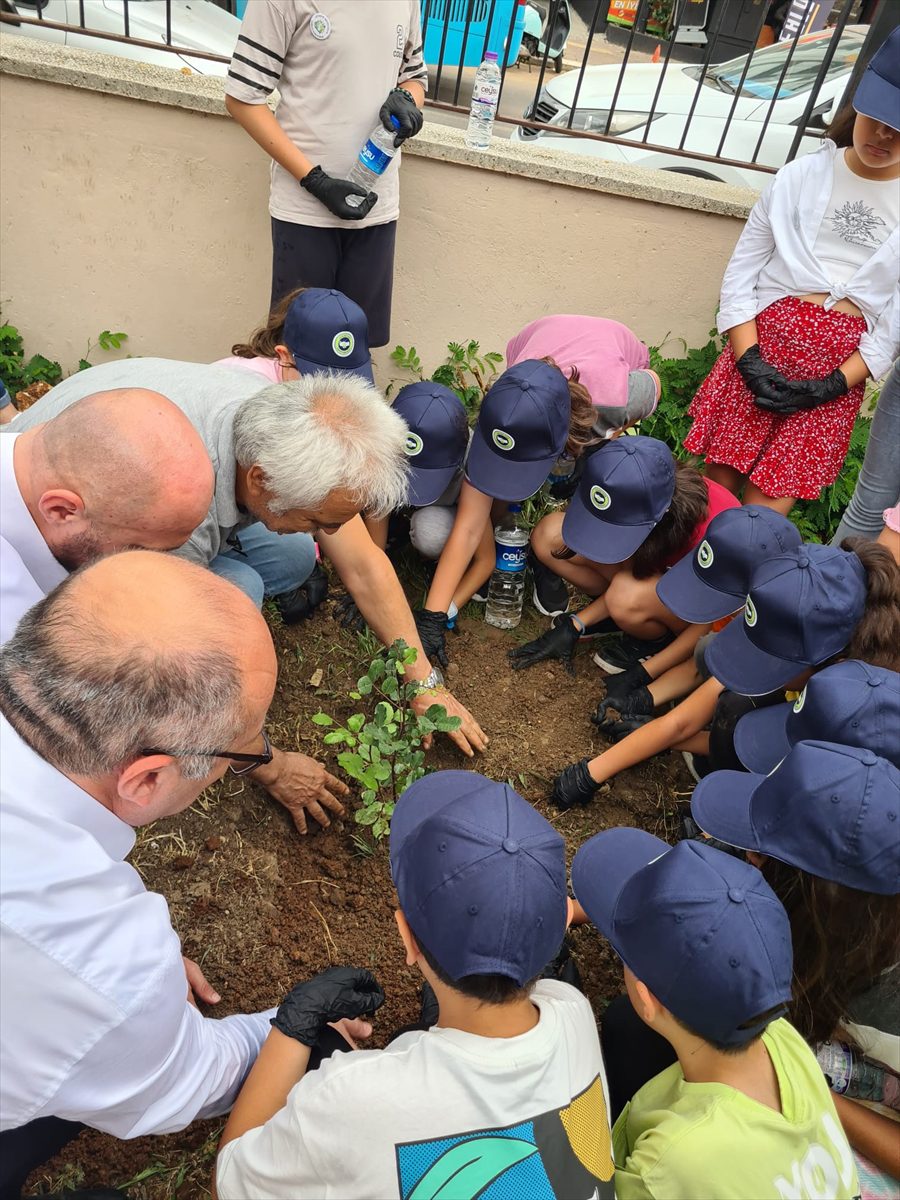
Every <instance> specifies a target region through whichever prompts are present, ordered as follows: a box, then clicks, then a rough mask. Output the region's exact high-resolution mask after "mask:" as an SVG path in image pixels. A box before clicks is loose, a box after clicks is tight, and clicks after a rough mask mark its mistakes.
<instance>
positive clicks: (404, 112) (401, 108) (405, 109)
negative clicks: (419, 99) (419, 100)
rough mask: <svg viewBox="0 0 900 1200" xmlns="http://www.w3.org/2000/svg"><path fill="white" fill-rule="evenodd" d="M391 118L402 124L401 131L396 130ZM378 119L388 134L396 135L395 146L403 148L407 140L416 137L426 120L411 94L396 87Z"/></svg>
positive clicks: (380, 111) (380, 110) (381, 109)
mask: <svg viewBox="0 0 900 1200" xmlns="http://www.w3.org/2000/svg"><path fill="white" fill-rule="evenodd" d="M391 117H396V118H397V120H398V121H399V122H400V128H399V129H397V128H396V126H395V125H394V122H393V121H392V120H391ZM378 119H379V121H381V123H382V125H383V126H384V127H385V129H386V130H387V131H388V133H393V134H394V135H395V136H394V145H395V146H402V145H403V143H404V142H405V141H406V139H407V138H411V137H415V136H416V134H417V133H418V132H419V130H420V129H421V128H422V122H423V121H424V120H425V118H424V117H423V115H422V110H421V109H420V108H419V106H418V104H416V102H415V100H413V98H412V96H411V95H410V93H409V92H408V91H407V90H406V89H405V88H401V87H395V88H394V90H393V91H392V92H388V96H387V100H385V102H384V104H382V106H381V108H380V109H379V112H378Z"/></svg>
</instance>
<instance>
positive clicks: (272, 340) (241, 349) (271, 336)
mask: <svg viewBox="0 0 900 1200" xmlns="http://www.w3.org/2000/svg"><path fill="white" fill-rule="evenodd" d="M305 291H306V289H305V288H302V287H301V288H294V290H293V291H292V292H288V294H287V295H286V296H285V297H284V298H283V299H281V300H279V301H278V303H277V304H275V305H273V307H272V310H271V311H270V313H269V316H268V318H267V320H266V323H265V325H262V326H260V328H259V329H257V330H256V331H255V333H251V335H250V340H249V341H247V342H237V343H236V344H235V345H234V346H232V347H231V353H232V354H233V355H234V356H235V358H277V357H278V352H277V351H276V349H275V347H276V346H281V345H283V344H284V323H285V321H286V320H287V315H288V309H289V308H290V307H291V305H292V304H293V303H294V301H295V300H296V299H297V297H298V296H300V295H301V294H302V293H303V292H305Z"/></svg>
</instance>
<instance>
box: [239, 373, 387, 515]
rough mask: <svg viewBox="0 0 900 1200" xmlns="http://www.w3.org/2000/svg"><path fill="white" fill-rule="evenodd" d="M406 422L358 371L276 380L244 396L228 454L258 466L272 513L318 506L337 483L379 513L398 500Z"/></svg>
mask: <svg viewBox="0 0 900 1200" xmlns="http://www.w3.org/2000/svg"><path fill="white" fill-rule="evenodd" d="M407 432H408V431H407V426H406V422H405V421H404V420H403V418H402V417H401V416H400V415H399V413H395V412H394V411H393V409H392V408H390V407H389V405H388V404H387V402H386V401H385V399H384V397H383V396H382V395H381V393H380V392H379V391H378V389H377V388H375V387H373V386H372V384H371V383H367V382H366V381H365V380H364V379H363V378H362V377H361V376H359V375H350V374H342V373H339V372H320V373H318V374H316V375H302V376H301V377H300V379H299V380H297V381H296V382H293V383H276V384H273V385H272V386H271V387H267V388H265V389H263V391H261V392H259V393H258V394H257V395H256V396H252V397H251V398H250V399H249V400H245V401H244V403H243V404H242V405H241V406H240V408H239V409H238V411H237V414H236V416H235V419H234V452H235V457H236V458H237V461H238V463H239V464H240V465H241V466H242V467H244V468H245V469H249V468H250V467H252V466H254V465H255V466H258V467H259V468H260V469H261V470H262V472H263V474H264V475H265V478H266V486H267V487H268V489H269V490H270V492H271V493H272V496H273V499H272V500H271V502H270V507H271V509H272V511H273V512H274V513H276V514H281V513H285V512H288V511H289V510H290V509H295V508H302V509H318V508H321V506H322V504H323V503H324V502H325V499H326V497H327V496H329V495H330V494H331V493H332V492H333V491H335V490H336V489H338V488H345V489H346V490H347V491H349V492H350V494H351V496H352V497H353V498H354V499H356V500H357V502H358V504H359V507H360V508H361V509H365V510H366V511H367V512H369V513H371V514H372V515H373V516H385V515H386V514H387V513H390V512H393V511H394V510H395V509H397V508H402V506H403V505H404V504H405V503H406V498H407V494H408V488H409V483H408V478H407V474H408V459H407V457H406V453H405V451H404V443H405V441H406V434H407Z"/></svg>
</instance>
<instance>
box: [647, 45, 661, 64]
mask: <svg viewBox="0 0 900 1200" xmlns="http://www.w3.org/2000/svg"><path fill="white" fill-rule="evenodd" d="M661 50H662V44H661V43H660V42H657V43H656V49H655V50H654V51H653V57H652V58H651V59H650V61H651V62H655V63H657V62H659V58H660V52H661Z"/></svg>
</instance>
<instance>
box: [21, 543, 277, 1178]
mask: <svg viewBox="0 0 900 1200" xmlns="http://www.w3.org/2000/svg"><path fill="white" fill-rule="evenodd" d="M276 669H277V664H276V658H275V651H274V648H273V646H272V640H271V637H270V636H269V632H268V629H267V626H266V623H265V621H264V620H263V618H262V616H261V614H260V613H259V611H258V610H257V609H256V607H255V606H254V604H253V602H252V601H251V600H249V599H248V598H247V597H246V596H245V595H244V594H243V593H242V592H240V591H239V590H238V589H237V588H235V587H233V586H232V585H231V584H230V583H227V582H225V581H224V580H222V579H219V578H218V577H217V576H215V575H213V574H212V573H211V572H209V571H205V570H203V569H202V568H200V567H196V566H193V565H191V564H189V563H186V562H183V561H182V560H180V559H178V558H175V557H173V556H171V555H166V554H151V553H147V552H143V551H135V552H130V553H123V554H118V555H113V556H111V557H108V558H104V559H102V560H101V561H100V562H98V563H96V564H94V565H93V566H89V567H87V568H86V569H85V570H83V571H79V572H77V573H75V574H73V575H71V576H70V577H68V578H67V579H66V581H65V582H63V583H62V584H61V585H60V586H59V587H58V588H56V589H55V590H54V591H53V592H51V594H50V595H49V596H47V597H46V598H44V599H43V600H41V601H40V603H39V604H38V605H36V606H35V607H34V608H32V609H31V610H29V612H27V613H26V614H24V616H23V617H22V619H21V621H20V622H19V626H18V628H17V630H16V632H15V634H14V635H13V637H12V638H11V639H10V640H9V641H8V642H7V643H6V644H5V645H4V646H3V648H2V650H0V714H2V715H0V744H2V751H0V761H2V775H0V820H2V834H3V836H2V839H0V961H2V963H3V971H2V975H0V1062H2V1070H0V1196H2V1197H3V1198H4V1200H7V1198H8V1197H11V1196H17V1195H18V1193H19V1189H20V1188H21V1186H22V1184H23V1183H24V1180H25V1178H26V1176H27V1175H28V1174H29V1172H30V1171H31V1170H32V1169H34V1168H35V1167H36V1166H38V1165H40V1163H42V1162H44V1161H46V1159H47V1158H48V1157H49V1156H50V1155H51V1154H53V1153H55V1151H56V1150H57V1149H58V1148H59V1147H60V1146H61V1145H62V1144H64V1143H65V1142H66V1141H67V1140H69V1139H70V1138H71V1137H74V1136H75V1134H77V1133H78V1131H79V1130H80V1128H81V1127H82V1126H83V1125H87V1126H90V1127H92V1128H95V1129H101V1130H104V1131H105V1132H107V1133H111V1134H113V1135H115V1136H116V1137H120V1138H131V1137H138V1136H140V1135H142V1134H150V1133H170V1132H173V1131H175V1130H178V1129H182V1128H184V1126H185V1125H187V1124H188V1123H189V1122H191V1121H192V1120H194V1119H195V1118H197V1117H212V1116H217V1115H219V1114H220V1113H224V1112H226V1111H227V1110H228V1109H229V1108H230V1106H231V1103H232V1101H233V1099H234V1095H235V1093H236V1091H237V1089H238V1087H239V1085H240V1083H241V1081H242V1080H243V1078H244V1075H245V1074H246V1072H247V1070H248V1069H249V1067H250V1065H251V1064H252V1062H253V1061H254V1059H255V1057H256V1054H257V1052H258V1050H259V1046H260V1044H261V1043H262V1041H263V1039H264V1038H265V1036H266V1034H267V1033H268V1030H269V1023H268V1016H269V1014H268V1013H257V1014H252V1015H246V1016H231V1017H225V1018H223V1019H221V1020H213V1019H210V1018H207V1017H204V1016H202V1015H201V1014H200V1012H199V1010H198V1009H197V1007H196V1006H195V1005H194V1004H193V1003H192V998H193V993H196V994H197V995H198V996H200V997H201V998H203V999H207V1000H214V999H217V997H216V996H215V993H214V992H213V991H212V989H211V987H210V986H209V984H208V983H207V982H206V980H205V979H204V978H203V975H202V973H201V972H200V969H199V967H197V966H196V964H194V963H190V962H188V961H187V960H182V956H181V945H180V942H179V939H178V935H177V934H176V933H175V931H174V929H173V928H172V925H171V922H170V919H169V913H168V908H167V906H166V903H165V900H164V899H163V898H162V897H161V896H158V895H155V894H153V893H152V892H148V891H147V890H146V889H145V888H144V885H143V883H142V881H141V878H140V876H139V874H138V873H137V871H135V870H134V868H133V867H131V866H130V865H129V864H128V863H127V862H126V861H125V859H126V856H127V855H128V853H129V852H130V850H131V848H132V846H133V845H134V832H133V827H134V826H141V825H146V824H148V823H149V822H151V821H154V820H157V819H158V818H160V817H165V816H169V815H171V814H173V813H176V812H180V811H181V810H183V809H185V808H187V807H188V805H190V804H191V803H193V801H194V800H195V799H196V797H197V796H198V795H199V794H200V792H201V791H202V790H203V789H204V788H206V787H208V786H209V785H210V784H211V783H212V782H214V781H215V780H216V779H218V778H220V777H221V776H222V775H223V774H224V773H225V771H226V770H227V769H228V767H229V764H230V765H231V767H232V769H234V770H235V771H237V772H240V771H241V770H245V769H252V766H253V765H254V764H259V763H261V762H266V761H267V759H268V756H269V755H270V751H269V748H268V740H267V739H266V737H265V735H264V733H263V722H264V720H265V715H266V711H267V709H268V706H269V703H270V701H271V698H272V693H273V690H274V687H275V676H276ZM192 988H193V993H192Z"/></svg>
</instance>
